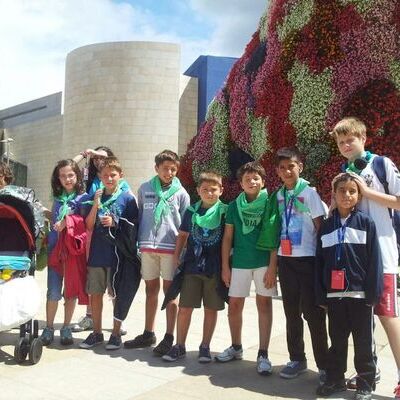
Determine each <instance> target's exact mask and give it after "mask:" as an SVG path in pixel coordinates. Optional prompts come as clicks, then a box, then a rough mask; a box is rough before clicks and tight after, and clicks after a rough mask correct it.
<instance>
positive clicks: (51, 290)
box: [40, 160, 87, 346]
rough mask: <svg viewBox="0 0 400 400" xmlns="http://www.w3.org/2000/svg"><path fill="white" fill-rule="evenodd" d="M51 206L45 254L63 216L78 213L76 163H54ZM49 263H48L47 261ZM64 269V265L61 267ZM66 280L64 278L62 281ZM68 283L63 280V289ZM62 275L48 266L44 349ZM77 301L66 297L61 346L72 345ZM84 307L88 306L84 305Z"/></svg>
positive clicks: (62, 223) (50, 337) (79, 193)
mask: <svg viewBox="0 0 400 400" xmlns="http://www.w3.org/2000/svg"><path fill="white" fill-rule="evenodd" d="M51 186H52V191H53V196H54V203H53V207H52V213H51V215H52V216H51V230H50V233H49V236H48V253H49V255H50V254H51V253H52V251H53V250H54V248H55V247H56V245H57V244H58V241H59V239H60V237H61V234H62V233H63V231H65V228H66V216H68V215H71V214H75V215H79V214H80V205H79V202H80V200H81V198H82V194H83V180H82V174H81V171H80V169H79V167H78V164H77V163H76V162H75V161H73V160H61V161H59V162H58V163H57V165H56V167H55V168H54V170H53V174H52V177H51ZM49 264H50V262H49ZM64 267H65V266H64ZM65 280H66V279H65ZM66 283H67V282H65V281H64V287H65V284H66ZM62 286H63V275H61V274H60V273H59V272H57V271H56V268H55V266H52V265H49V268H48V277H47V302H46V327H45V329H44V330H43V332H42V335H41V337H40V339H41V341H42V342H43V344H44V345H45V346H47V345H49V344H50V343H51V342H52V341H53V340H54V326H53V324H54V318H55V315H56V312H57V307H58V301H59V300H61V297H62ZM75 302H76V298H75V297H73V298H65V304H64V324H63V327H62V328H61V331H60V337H61V344H63V345H70V344H72V343H73V338H72V333H71V329H70V328H69V324H70V323H71V319H72V314H73V312H74V308H75ZM86 304H87V303H86Z"/></svg>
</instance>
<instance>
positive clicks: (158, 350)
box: [153, 334, 174, 356]
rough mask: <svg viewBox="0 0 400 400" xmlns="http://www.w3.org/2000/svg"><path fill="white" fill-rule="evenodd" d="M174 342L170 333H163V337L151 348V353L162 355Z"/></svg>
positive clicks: (166, 352)
mask: <svg viewBox="0 0 400 400" xmlns="http://www.w3.org/2000/svg"><path fill="white" fill-rule="evenodd" d="M173 344H174V337H173V336H172V335H168V334H165V336H164V339H163V340H161V342H160V343H158V345H157V346H156V347H154V349H153V353H154V354H155V355H157V356H164V355H165V354H168V352H169V351H170V350H171V349H172V345H173Z"/></svg>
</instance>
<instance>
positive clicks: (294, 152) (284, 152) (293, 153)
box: [275, 146, 301, 165]
mask: <svg viewBox="0 0 400 400" xmlns="http://www.w3.org/2000/svg"><path fill="white" fill-rule="evenodd" d="M282 160H294V161H296V162H297V163H301V153H300V150H299V149H298V148H297V147H295V146H293V147H281V148H280V149H279V150H278V151H277V152H276V155H275V165H279V163H280V162H281V161H282Z"/></svg>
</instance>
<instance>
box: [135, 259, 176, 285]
mask: <svg viewBox="0 0 400 400" xmlns="http://www.w3.org/2000/svg"><path fill="white" fill-rule="evenodd" d="M172 259H173V255H172V254H165V253H148V252H143V253H142V269H141V273H142V278H143V279H144V280H145V281H151V280H153V279H157V278H159V277H160V276H161V278H162V279H164V280H166V281H172V279H173V277H174V272H175V268H174V266H173V264H172Z"/></svg>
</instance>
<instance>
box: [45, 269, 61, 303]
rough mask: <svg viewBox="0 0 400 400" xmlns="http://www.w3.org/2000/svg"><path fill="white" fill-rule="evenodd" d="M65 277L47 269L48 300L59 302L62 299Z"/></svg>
mask: <svg viewBox="0 0 400 400" xmlns="http://www.w3.org/2000/svg"><path fill="white" fill-rule="evenodd" d="M63 278H64V277H63V276H62V275H60V274H59V273H58V272H56V271H54V269H53V268H51V267H47V300H50V301H59V300H61V298H62V287H63Z"/></svg>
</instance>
